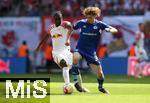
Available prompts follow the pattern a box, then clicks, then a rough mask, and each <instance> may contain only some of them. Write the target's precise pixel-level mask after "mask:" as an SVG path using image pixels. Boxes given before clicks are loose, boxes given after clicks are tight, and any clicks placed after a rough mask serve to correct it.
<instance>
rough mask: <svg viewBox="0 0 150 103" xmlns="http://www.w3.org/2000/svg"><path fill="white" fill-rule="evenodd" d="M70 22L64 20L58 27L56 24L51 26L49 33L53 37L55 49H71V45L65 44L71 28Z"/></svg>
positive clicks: (56, 50) (57, 50)
mask: <svg viewBox="0 0 150 103" xmlns="http://www.w3.org/2000/svg"><path fill="white" fill-rule="evenodd" d="M70 24H71V23H70V22H68V21H63V22H62V23H61V25H60V26H58V27H56V26H55V24H53V25H52V26H51V27H50V29H49V33H50V35H51V38H52V45H53V51H55V52H59V51H62V50H66V49H69V50H70V46H66V45H65V43H66V39H67V35H68V32H69V30H70V28H69V25H70Z"/></svg>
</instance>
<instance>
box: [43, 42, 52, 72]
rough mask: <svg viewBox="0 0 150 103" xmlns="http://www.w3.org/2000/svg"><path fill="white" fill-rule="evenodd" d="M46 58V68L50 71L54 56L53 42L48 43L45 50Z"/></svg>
mask: <svg viewBox="0 0 150 103" xmlns="http://www.w3.org/2000/svg"><path fill="white" fill-rule="evenodd" d="M44 58H45V60H46V69H47V70H48V71H49V72H50V67H51V66H52V63H53V57H52V46H51V44H47V45H46V47H45V50H44Z"/></svg>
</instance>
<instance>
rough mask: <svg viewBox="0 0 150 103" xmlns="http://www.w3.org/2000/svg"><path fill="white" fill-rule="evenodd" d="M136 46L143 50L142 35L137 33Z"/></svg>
mask: <svg viewBox="0 0 150 103" xmlns="http://www.w3.org/2000/svg"><path fill="white" fill-rule="evenodd" d="M135 39H136V44H137V46H139V48H144V33H142V32H140V31H139V32H137V33H136V35H135Z"/></svg>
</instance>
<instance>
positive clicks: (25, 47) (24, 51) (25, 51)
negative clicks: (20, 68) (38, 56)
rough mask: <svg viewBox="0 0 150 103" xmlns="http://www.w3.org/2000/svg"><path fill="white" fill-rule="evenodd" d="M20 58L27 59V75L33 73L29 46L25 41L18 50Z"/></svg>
mask: <svg viewBox="0 0 150 103" xmlns="http://www.w3.org/2000/svg"><path fill="white" fill-rule="evenodd" d="M18 56H19V57H23V58H26V60H27V61H26V67H27V71H26V72H27V73H30V72H31V68H30V66H31V65H30V58H29V49H28V45H27V42H26V41H23V42H22V44H21V45H20V46H19V49H18Z"/></svg>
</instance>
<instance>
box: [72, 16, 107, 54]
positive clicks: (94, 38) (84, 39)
mask: <svg viewBox="0 0 150 103" xmlns="http://www.w3.org/2000/svg"><path fill="white" fill-rule="evenodd" d="M73 28H74V29H75V30H77V29H80V30H81V31H80V37H79V40H78V43H77V46H76V49H77V50H79V51H80V52H83V53H85V54H87V55H90V56H95V54H96V50H97V47H98V45H99V42H100V37H101V32H102V31H103V30H105V28H109V25H107V24H105V23H103V22H102V21H99V20H96V19H95V20H94V23H93V24H90V23H88V22H87V19H82V20H80V21H78V22H77V23H76V24H75V25H74V27H73Z"/></svg>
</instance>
